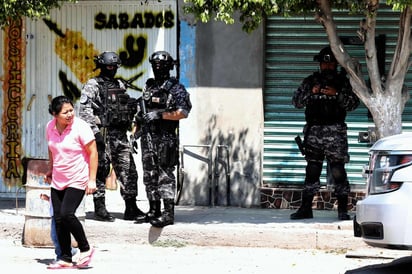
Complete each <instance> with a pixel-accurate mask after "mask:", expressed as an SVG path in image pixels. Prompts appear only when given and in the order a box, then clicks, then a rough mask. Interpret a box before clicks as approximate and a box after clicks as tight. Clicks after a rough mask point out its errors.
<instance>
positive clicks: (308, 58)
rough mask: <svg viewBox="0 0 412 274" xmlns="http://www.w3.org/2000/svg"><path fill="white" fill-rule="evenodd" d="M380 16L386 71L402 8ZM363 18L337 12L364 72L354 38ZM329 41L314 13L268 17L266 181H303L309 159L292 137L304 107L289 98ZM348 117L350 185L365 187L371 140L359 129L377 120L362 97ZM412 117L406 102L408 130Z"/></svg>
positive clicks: (341, 32)
mask: <svg viewBox="0 0 412 274" xmlns="http://www.w3.org/2000/svg"><path fill="white" fill-rule="evenodd" d="M378 16H379V17H378V27H377V35H378V36H379V37H380V38H384V40H385V43H384V45H385V51H384V52H385V57H384V58H382V60H385V61H384V65H385V72H387V70H388V69H389V67H390V62H391V60H392V55H393V51H394V48H395V45H396V41H397V40H396V37H397V34H398V28H399V27H398V24H399V13H397V12H393V11H392V10H391V9H390V8H385V9H381V10H380V12H379V15H378ZM360 20H362V16H356V15H348V13H345V12H336V13H335V21H336V23H337V28H338V34H339V36H340V37H341V38H342V39H343V40H345V41H346V42H348V41H350V42H351V43H352V44H347V45H346V48H347V50H348V51H349V52H350V54H351V55H352V56H353V57H356V58H358V60H359V61H360V63H361V64H362V69H363V70H364V71H365V72H366V66H365V65H364V57H363V56H364V50H363V45H359V44H356V43H353V41H355V42H356V37H357V36H356V31H357V30H358V29H359V22H360ZM326 45H328V40H327V36H326V33H325V31H324V29H323V27H322V26H321V25H320V24H317V23H316V22H315V21H314V19H313V18H312V17H307V18H305V17H290V18H284V17H280V16H272V17H270V18H268V19H267V21H266V51H265V54H266V60H265V87H264V112H265V114H264V119H265V121H264V127H265V128H264V156H263V157H264V159H263V186H266V187H282V186H283V187H288V186H296V185H302V184H303V181H304V177H305V166H306V162H305V160H304V158H303V156H302V155H301V154H300V152H299V150H298V148H297V145H296V144H295V141H294V138H295V136H296V135H298V134H300V135H301V136H302V128H303V125H304V123H305V122H304V109H295V108H294V107H293V105H292V103H291V100H292V95H293V92H294V91H295V90H296V88H297V87H298V86H299V84H300V83H301V81H302V80H303V78H305V77H306V76H308V75H309V74H311V73H312V72H313V71H315V70H317V69H318V63H317V62H314V61H313V56H314V55H315V54H317V53H318V52H319V50H320V49H322V48H323V47H324V46H326ZM365 75H367V73H365ZM405 84H406V85H407V86H408V87H412V75H411V73H408V75H407V77H406V81H405ZM409 89H410V88H409ZM346 122H347V124H348V141H349V154H350V163H348V164H347V172H348V179H349V181H350V183H351V184H352V185H359V186H360V187H362V186H363V185H364V184H365V179H364V178H363V177H362V168H363V166H364V165H365V164H367V162H368V149H369V147H370V145H369V144H367V143H359V142H358V136H359V132H361V131H367V130H368V127H374V124H373V121H372V118H371V117H368V110H367V108H366V107H365V106H364V105H363V103H361V104H360V106H359V107H358V108H357V109H356V110H355V111H352V112H349V113H348V116H347V119H346ZM411 122H412V105H411V103H410V102H408V104H407V105H406V108H405V111H404V114H403V128H404V131H408V130H411V129H412V123H411ZM302 137H303V136H302ZM325 174H326V168H324V169H323V173H322V178H321V183H322V184H326V180H327V179H326V176H325Z"/></svg>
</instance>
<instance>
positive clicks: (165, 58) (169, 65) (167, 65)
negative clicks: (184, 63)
mask: <svg viewBox="0 0 412 274" xmlns="http://www.w3.org/2000/svg"><path fill="white" fill-rule="evenodd" d="M149 62H150V64H152V67H153V68H156V69H157V70H164V69H166V70H172V69H173V66H174V65H175V61H174V60H173V58H172V56H171V55H170V54H169V53H168V52H167V51H156V52H154V53H153V54H152V55H151V56H150V57H149Z"/></svg>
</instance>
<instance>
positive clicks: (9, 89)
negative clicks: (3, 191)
mask: <svg viewBox="0 0 412 274" xmlns="http://www.w3.org/2000/svg"><path fill="white" fill-rule="evenodd" d="M22 24H23V22H22V20H15V21H13V23H12V24H11V25H10V26H9V27H7V28H6V31H5V33H6V35H5V42H4V45H5V51H4V53H5V58H4V68H5V69H4V74H5V75H4V84H3V91H4V95H5V96H3V100H4V101H3V105H4V106H6V107H5V111H3V114H2V115H3V117H2V119H3V120H2V121H3V128H2V133H3V136H4V138H3V145H2V147H3V159H2V164H1V166H2V167H3V174H2V175H3V178H4V182H5V184H7V185H9V186H11V185H16V184H17V183H21V174H22V170H21V159H20V156H21V155H22V152H21V147H22V146H21V127H20V125H21V115H20V113H21V110H22V102H23V99H24V98H23V97H24V94H23V92H22V91H23V88H24V87H23V85H24V84H23V78H24V77H23V68H24V59H23V56H25V54H24V51H25V43H24V41H23V39H22V29H23V28H22Z"/></svg>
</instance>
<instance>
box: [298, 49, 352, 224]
mask: <svg viewBox="0 0 412 274" xmlns="http://www.w3.org/2000/svg"><path fill="white" fill-rule="evenodd" d="M314 60H315V61H318V62H319V64H320V71H319V72H315V73H313V74H312V75H310V76H309V77H307V78H305V79H304V80H303V82H302V83H301V85H300V86H299V88H298V89H297V90H296V91H295V93H294V95H293V99H292V103H293V105H294V106H295V107H296V108H305V119H306V125H305V127H304V130H303V133H304V142H303V147H304V153H305V159H306V162H307V166H306V178H305V184H304V189H303V192H302V204H301V206H300V208H299V209H298V210H297V212H295V213H293V214H292V215H291V216H290V218H291V219H307V218H313V214H312V200H313V197H314V195H315V194H316V192H317V191H318V190H319V188H320V179H319V178H320V175H321V172H322V166H323V161H324V159H325V158H326V160H327V161H328V164H329V168H330V174H331V176H332V178H333V181H334V184H335V191H334V192H335V195H336V197H337V200H338V218H339V220H349V219H350V216H349V215H348V213H347V212H348V211H347V205H348V194H349V193H350V186H349V182H348V179H347V174H346V170H345V163H347V162H348V161H349V154H348V141H347V126H346V123H345V118H346V113H347V111H352V110H354V109H356V108H357V107H358V105H359V99H358V97H357V96H356V95H355V94H354V93H353V92H352V87H351V86H350V83H349V80H348V78H347V77H346V74H345V73H344V72H340V73H338V71H337V64H338V63H337V60H336V58H335V56H334V55H333V52H332V50H331V48H330V47H325V48H323V49H322V50H321V51H320V52H319V54H317V55H315V57H314Z"/></svg>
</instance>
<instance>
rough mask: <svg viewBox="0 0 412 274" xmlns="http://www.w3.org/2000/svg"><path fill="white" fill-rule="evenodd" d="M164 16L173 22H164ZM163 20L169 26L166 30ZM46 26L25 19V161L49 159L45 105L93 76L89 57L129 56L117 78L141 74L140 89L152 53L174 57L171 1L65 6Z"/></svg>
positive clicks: (174, 24)
mask: <svg viewBox="0 0 412 274" xmlns="http://www.w3.org/2000/svg"><path fill="white" fill-rule="evenodd" d="M149 15H150V16H149ZM167 16H173V18H168V19H166V17H167ZM97 18H100V19H97ZM125 18H127V19H125ZM162 20H164V21H166V20H170V21H172V23H169V25H168V26H164V25H163V22H164V21H162ZM50 21H51V23H52V24H54V27H55V28H54V29H52V28H50V26H48V25H46V24H45V22H43V20H36V21H31V20H27V30H26V33H27V34H26V38H27V64H26V67H27V73H26V74H27V84H26V86H27V90H26V105H30V106H31V107H30V108H26V109H25V110H24V113H23V115H24V119H23V120H24V124H23V132H24V134H23V136H22V138H23V144H24V145H23V148H24V153H25V156H26V157H35V158H48V155H47V143H46V142H44V135H45V132H44V130H45V129H44V128H45V125H46V123H47V121H49V120H50V119H51V118H52V117H51V116H50V115H49V114H48V113H47V106H48V104H49V100H50V99H51V98H53V97H55V96H57V95H61V94H66V95H68V93H70V91H69V92H68V91H67V90H68V89H69V88H70V87H71V89H72V90H73V89H77V90H78V91H80V89H81V87H82V85H83V84H84V83H85V81H86V80H88V79H89V78H91V77H92V76H95V74H96V72H94V71H93V69H94V67H95V66H94V63H93V61H92V58H93V56H95V55H98V54H100V53H101V52H103V51H114V52H117V53H118V54H121V53H123V54H126V52H127V54H126V55H125V56H126V57H125V58H129V59H130V61H131V62H132V63H133V64H129V65H126V64H123V65H122V66H121V67H120V69H119V70H118V72H117V74H116V77H122V78H123V79H130V78H132V77H133V76H136V75H138V74H139V73H142V75H141V76H140V77H139V78H138V79H137V80H135V81H134V82H133V84H134V85H135V86H137V87H140V88H142V87H143V86H144V83H145V81H146V80H147V79H148V78H149V77H152V76H153V75H152V70H151V67H150V64H149V62H148V57H149V55H150V54H151V53H152V52H154V51H155V50H166V51H168V52H170V53H171V54H172V56H177V23H178V22H177V7H176V2H175V1H173V0H165V1H161V2H149V3H146V4H142V3H140V2H136V1H121V2H119V1H81V2H79V3H75V4H72V3H66V4H64V5H63V6H62V7H61V9H53V10H52V12H51V14H50ZM103 25H104V27H103ZM165 25H167V24H166V23H165ZM63 35H64V36H63ZM62 36H63V37H62ZM132 53H133V54H134V55H133V54H132ZM140 53H141V55H140ZM90 63H91V65H90ZM128 93H129V94H130V95H131V96H132V97H139V96H140V92H138V91H135V90H132V89H128ZM71 95H72V97H74V98H73V99H74V102H75V103H76V104H78V99H79V94H76V92H74V93H73V92H72V93H71Z"/></svg>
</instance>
